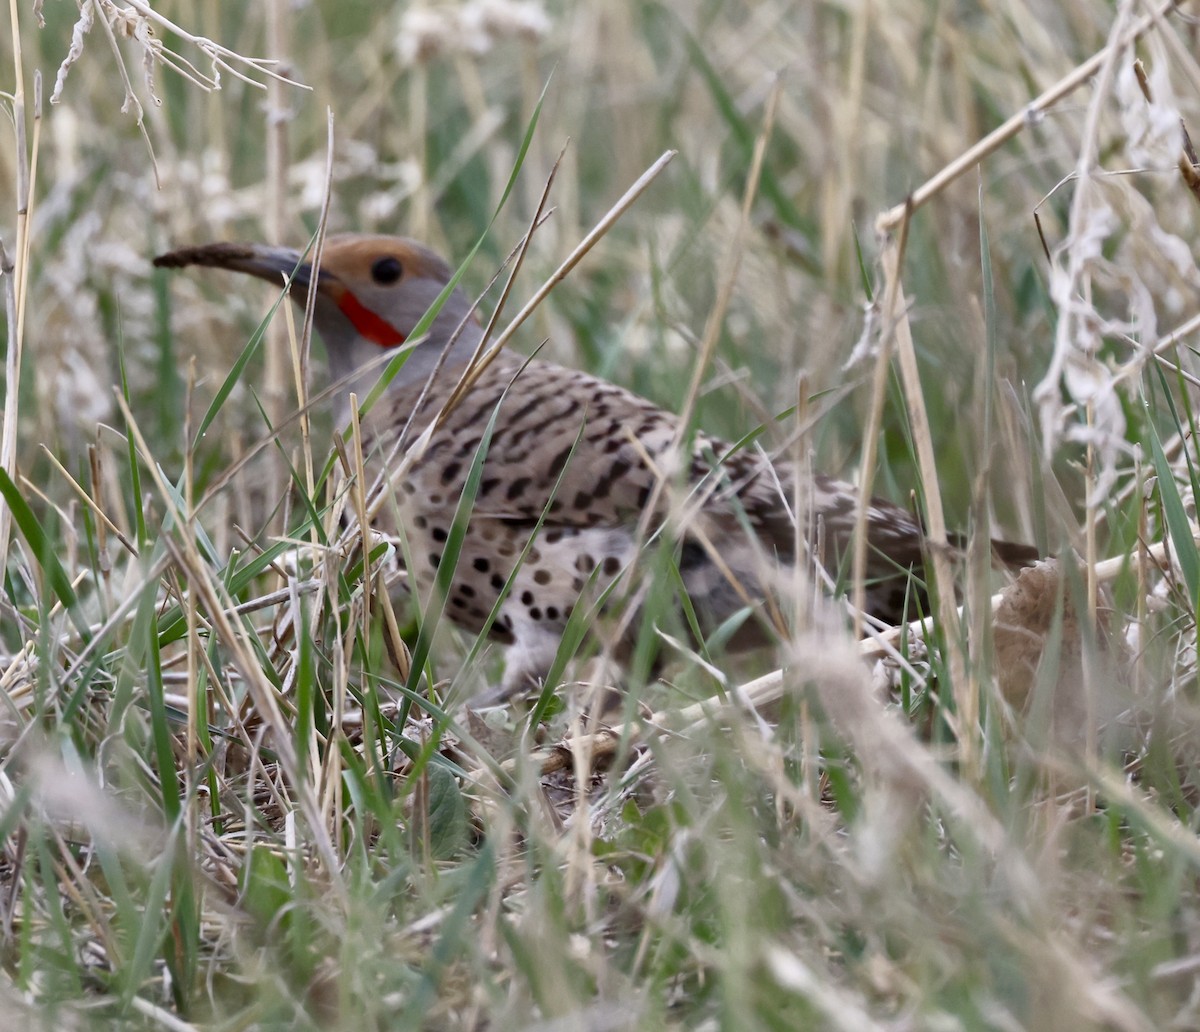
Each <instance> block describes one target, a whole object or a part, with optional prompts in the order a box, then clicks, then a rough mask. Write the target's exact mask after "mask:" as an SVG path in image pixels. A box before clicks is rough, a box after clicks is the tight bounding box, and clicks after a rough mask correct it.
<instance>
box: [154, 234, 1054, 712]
mask: <svg viewBox="0 0 1200 1032" xmlns="http://www.w3.org/2000/svg"><path fill="white" fill-rule="evenodd" d="M154 264H155V265H156V266H159V267H164V268H176V269H178V268H184V267H187V266H202V267H210V268H217V269H225V270H229V271H233V272H238V273H243V274H247V275H250V276H253V277H258V278H260V279H264V280H267V281H269V282H271V283H274V284H275V285H276V286H279V287H282V286H283V285H284V283H285V282H286V283H288V284H289V286H288V290H289V292H290V296H291V298H292V299H293V300H294V301H295V302H296V303H297V304H299V305H300V306H301V307H303V306H304V305H305V304H306V301H307V299H308V296H309V292H310V289H311V290H312V292H313V308H312V313H313V314H312V318H313V324H314V327H315V329H316V331H317V333H318V334H319V335H320V337H321V339H322V341H323V342H324V346H325V350H326V353H327V356H328V365H329V370H330V374H331V376H332V377H333V379H334V381H335V382H337V383H340V385H341V386H340V388H339V389H338V391H337V394H336V400H335V407H336V412H335V417H336V419H337V420H338V421H339V422H340V423H341V424H342V425H344V424H345V423H346V422H347V421H348V420H349V418H350V415H351V412H350V408H351V401H352V397H356V398H357V399H358V400H359V401H360V402H361V401H362V399H363V398H364V397H366V395H367V394H368V392H369V391H370V390H371V388H372V386H373V385H374V383H375V381H376V380H377V379H378V377H379V372H380V364H381V361H382V360H381V358H380V356H381V354H383V353H390V352H393V351H394V350H396V349H402V348H404V349H407V350H408V354H407V359H406V361H405V362H404V364H403V365H401V366H400V368H399V371H398V372H396V373H395V375H394V377H393V378H392V379H391V381H390V382H389V383H388V384H387V386H386V388H385V389H384V391H383V393H382V395H381V396H380V397H379V398H378V400H377V402H376V403H375V404H374V405H373V407H371V409H370V411H369V412H368V413H367V414H366V416H365V417H364V420H363V423H362V428H361V441H362V450H363V455H364V463H365V469H366V470H367V473H368V476H369V477H371V478H377V480H378V482H381V483H382V485H383V492H384V497H383V498H382V504H380V505H379V506H378V507H377V509H376V513H377V516H376V520H377V522H378V523H379V524H380V526H379V527H378V528H376V529H380V530H382V531H383V532H384V533H387V534H389V535H399V536H400V538H401V539H402V540H403V545H404V547H403V554H404V555H405V556H407V557H408V558H409V560H410V566H411V568H410V569H409V570H408V580H409V583H410V588H413V589H415V590H418V591H420V592H422V593H424V596H425V597H429V595H430V593H432V592H434V591H435V590H437V589H438V586H439V585H440V589H441V591H442V592H443V593H444V598H442V599H441V602H442V603H443V604H444V606H445V613H446V614H447V616H448V618H449V619H450V620H451V622H453V623H454V624H456V625H458V626H459V627H460V628H462V629H464V630H466V631H467V632H469V633H471V634H476V635H478V634H486V635H487V636H488V637H489V638H490V639H492V640H494V641H496V642H498V643H500V644H502V645H503V646H505V647H506V657H505V669H504V675H503V679H502V681H501V683H500V685H499V687H498V689H497V690H495V691H494V692H493V697H494V698H496V699H498V700H502V699H507V698H509V697H511V696H513V695H515V694H518V693H520V692H522V691H527V690H529V689H531V688H538V687H540V686H541V685H542V684H543V682H544V681H545V679H546V677H547V675H548V674H549V672H550V671H551V668H552V665H553V663H554V660H555V657H556V655H557V653H558V651H559V648H560V644H561V642H562V640H563V637H564V633H565V632H566V630H567V626H568V621H570V620H571V617H572V614H573V613H574V612H575V611H576V609H577V608H578V607H579V606H580V605H583V604H586V605H588V606H589V609H587V610H585V612H586V613H589V614H592V613H594V612H595V611H596V609H599V608H601V605H600V600H607V607H608V608H611V607H612V606H613V605H614V602H613V599H615V598H617V597H620V595H621V593H620V592H619V591H617V590H616V589H617V587H618V586H619V585H620V583H621V582H622V578H624V579H625V587H626V589H627V594H628V589H630V587H631V586H633V587H636V584H637V583H638V582H637V578H636V575H633V574H631V573H630V571H631V570H633V569H634V568H635V567H636V564H637V560H638V555H639V552H640V551H641V550H642V547H643V545H644V543H645V541H646V539H647V536H648V535H650V534H654V533H662V534H668V535H671V536H672V538H669V540H673V546H674V548H675V558H676V562H677V569H678V573H679V578H680V580H681V581H682V585H683V588H684V590H685V591H686V593H687V596H688V599H689V601H690V602H691V604H692V607H693V612H694V614H695V616H696V618H697V621H698V623H699V625H700V628H701V631H702V633H703V634H710V633H712V632H713V631H714V630H715V629H718V628H724V630H725V636H726V637H727V639H728V640H727V641H726V642H725V646H726V647H727V648H729V649H731V650H734V651H739V650H746V649H750V648H755V647H758V646H761V645H763V644H765V643H768V642H770V641H772V640H774V641H778V640H779V639H778V637H777V635H778V631H779V626H780V623H779V618H778V603H779V601H780V599H781V598H783V597H784V596H785V595H786V591H787V588H786V585H787V584H788V583H792V581H790V580H789V579H788V575H789V574H790V573H791V572H793V571H794V569H795V567H796V565H797V564H798V563H801V562H805V563H807V564H808V565H807V568H808V570H809V571H810V572H814V571H815V572H816V573H817V575H821V573H822V570H823V571H824V572H825V574H826V575H827V576H826V579H827V580H829V581H831V582H832V580H834V579H836V578H837V576H838V571H839V570H840V569H842V568H843V566H844V564H845V562H846V559H847V557H848V555H849V553H850V548H851V538H852V534H853V532H854V528H855V526H856V524H858V523H859V492H858V490H857V488H856V487H855V486H854V485H852V484H850V483H848V482H845V481H843V480H839V479H837V478H835V477H832V476H826V475H824V474H820V473H805V474H801V473H799V472H798V471H797V469H796V467H795V464H794V463H789V462H785V461H782V460H780V459H772V458H771V457H770V456H769V455H767V454H766V453H765V452H764V451H762V450H755V449H753V448H749V447H741V448H738V447H734V446H732V445H731V444H730V443H728V442H726V441H723V440H721V439H719V438H717V437H713V436H710V435H708V434H705V433H703V432H702V431H695V432H694V434H692V435H691V436H690V437H689V436H688V435H683V434H681V433H680V424H679V419H678V417H677V416H676V415H675V414H673V413H671V412H669V411H666V410H664V409H663V408H660V407H659V406H657V405H655V404H653V403H652V402H650V401H648V400H646V399H645V398H642V397H640V396H639V395H637V394H635V393H633V392H632V391H629V390H626V389H625V388H623V387H620V386H618V385H616V384H614V383H611V382H609V381H607V380H604V379H601V378H599V377H597V376H593V375H591V374H589V373H586V372H582V371H579V370H575V369H570V368H567V367H564V366H561V365H557V364H555V363H553V362H550V361H545V360H541V359H538V358H532V359H527V358H525V357H523V356H521V355H519V354H517V353H515V352H513V351H511V350H509V349H507V348H505V349H502V350H500V351H498V352H488V351H487V350H486V345H487V341H486V340H485V330H484V327H483V325H482V324H481V322H480V321H479V319H478V318H477V317H476V315H475V306H474V305H473V304H472V303H471V301H470V300H469V298H468V296H467V294H466V293H465V292H464V291H463V290H462V289H461V288H460V287H458V286H455V287H454V289H452V290H450V291H449V293H448V294H446V296H445V297H444V298H443V300H442V304H441V307H440V308H439V309H438V310H437V312H436V315H434V316H433V318H432V321H431V322H429V324H428V327H427V329H426V330H425V331H424V332H423V333H422V334H420V335H419V336H416V337H414V336H413V335H414V331H415V330H416V329H417V326H418V323H419V322H420V321H421V319H422V317H423V316H424V315H425V313H426V311H427V310H428V309H429V308H430V306H431V305H433V304H434V302H435V301H436V300H437V299H438V298H439V297H440V296H441V295H442V294H443V293H444V292H445V291H446V288H447V286H448V285H449V284H450V282H451V279H452V276H453V270H452V268H451V267H450V265H449V264H448V263H447V262H446V261H445V259H443V258H442V257H440V256H439V255H438V254H437V253H435V252H434V251H433V250H431V249H430V248H428V247H426V246H425V245H424V244H422V243H420V242H418V241H415V240H412V239H408V238H405V237H398V236H387V235H364V234H352V233H348V234H340V235H334V236H330V237H329V238H328V239H327V240H326V241H325V243H324V247H323V249H322V252H321V257H320V263H319V266H318V267H315V268H314V265H313V263H312V262H311V260H310V259H309V258H308V257H307V256H306V254H305V253H302V252H300V251H297V250H294V249H291V248H288V247H277V246H268V245H265V244H255V243H227V242H218V243H211V244H204V245H199V246H192V247H184V248H180V249H177V250H174V251H171V252H169V253H166V254H162V255H160V256H158V257H157V258H155V259H154ZM481 355H486V360H485V361H486V365H483V366H482V368H481V364H482V363H481V361H480V357H481ZM464 374H466V375H465V376H464ZM489 431H490V432H489ZM485 437H486V438H487V441H486V444H485ZM681 441H686V445H685V447H684V448H683V449H681V448H680V442H681ZM481 447H485V448H486V450H485V451H483V454H482V467H481V468H480V469H478V470H477V478H476V482H475V484H474V496H473V497H470V498H468V501H469V502H470V511H469V518H468V520H467V523H466V528H465V531H463V532H462V539H461V547H460V548H459V549H458V550H457V553H456V555H455V556H454V558H455V559H456V562H455V563H454V568H453V570H452V571H445V570H441V567H442V564H443V562H449V561H450V559H449V557H448V555H447V552H448V549H447V542H448V541H449V540H450V538H451V535H452V530H453V527H454V521H455V516H456V511H457V510H458V508H459V503H460V500H461V499H462V498H463V494H464V490H466V489H467V485H468V478H469V475H470V473H471V470H472V468H473V467H476V466H478V462H477V457H478V456H479V454H480V450H481ZM671 485H674V488H675V489H674V490H672V489H671ZM862 522H863V525H864V527H865V533H866V536H867V540H868V561H867V569H866V587H865V612H866V613H867V614H869V615H870V616H872V617H874V618H876V619H877V620H879V621H881V622H883V623H886V624H894V623H897V622H899V621H900V620H902V619H903V618H904V617H905V616H906V615H908V614H909V612H910V610H911V607H912V605H913V599H914V597H916V594H919V593H920V591H921V584H920V576H921V573H922V567H923V563H924V561H925V559H926V557H927V555H928V552H929V542H928V541H927V539H926V535H925V532H924V530H923V529H922V526H921V524H920V522H919V521H918V520H917V518H916V517H914V516H913V515H912V514H911V513H910V512H909V511H908V510H906V509H904V508H902V507H901V506H898V505H895V504H893V503H891V502H889V501H887V500H885V499H882V498H872V499H871V500H870V501H869V503H868V505H867V510H866V512H865V513H864V514H863V519H862ZM994 547H995V548H996V549H997V550H998V551H999V553H1000V554H1001V557H1002V559H1003V560H1004V561H1005V562H1008V563H1010V564H1012V565H1020V564H1024V563H1027V562H1030V561H1032V560H1033V559H1035V558H1036V553H1034V552H1033V551H1032V550H1030V549H1026V548H1024V546H1016V545H1009V544H1008V543H1005V542H995V543H994ZM633 594H634V596H635V597H634V599H633V601H632V602H629V603H627V604H628V605H630V606H632V607H633V609H632V610H631V611H630V612H626V613H625V614H623V615H624V619H617V620H616V621H615V623H616V628H615V630H614V629H610V632H609V633H610V634H613V635H615V640H614V641H613V642H612V643H611V644H612V645H613V651H614V654H615V655H616V657H617V658H618V660H625V661H628V659H629V657H630V656H631V655H632V653H633V650H634V647H635V645H636V641H637V635H638V633H639V631H640V624H641V620H640V619H639V611H638V610H637V608H636V607H637V605H638V601H637V598H636V591H634V592H633ZM502 597H503V602H502V604H500V605H499V606H498V607H497V605H496V603H497V602H498V601H499V600H500V599H501V598H502ZM605 611H607V609H605ZM773 612H774V613H775V614H776V615H775V618H774V620H772V613H773ZM739 619H740V623H739ZM613 622H614V621H612V620H606V621H600V622H598V623H597V624H596V627H597V628H599V627H600V625H601V624H604V625H606V626H607V625H611V624H612V623H613Z"/></svg>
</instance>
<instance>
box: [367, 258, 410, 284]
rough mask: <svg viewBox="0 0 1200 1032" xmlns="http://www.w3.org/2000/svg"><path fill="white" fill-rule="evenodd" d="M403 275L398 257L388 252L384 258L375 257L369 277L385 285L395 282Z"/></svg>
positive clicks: (402, 267) (402, 268)
mask: <svg viewBox="0 0 1200 1032" xmlns="http://www.w3.org/2000/svg"><path fill="white" fill-rule="evenodd" d="M403 275H404V266H403V265H401V264H400V259H399V258H394V257H393V256H392V255H390V254H389V255H388V256H387V257H386V258H377V259H375V262H374V264H373V265H372V266H371V279H373V280H374V281H375V282H376V283H379V284H380V285H382V286H385V287H386V286H389V285H390V284H392V283H395V282H396V280H398V279H399V278H400V277H401V276H403Z"/></svg>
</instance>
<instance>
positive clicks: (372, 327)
mask: <svg viewBox="0 0 1200 1032" xmlns="http://www.w3.org/2000/svg"><path fill="white" fill-rule="evenodd" d="M338 308H340V309H341V310H342V314H343V315H345V316H346V318H347V319H349V320H350V321H351V322H352V323H353V324H354V328H355V329H356V330H358V332H359V333H361V334H362V335H363V336H364V337H366V338H367V340H369V341H371V343H372V344H378V345H379V346H380V347H382V348H390V347H394V346H395V345H397V344H403V343H404V334H403V333H401V332H400V331H399V330H397V329H396V327H395V326H393V325H392V324H391V323H390V322H388V321H387V320H386V319H381V318H379V316H377V315H376V314H375V313H374V312H372V311H371V310H370V309H369V308H364V307H363V306H362V305H361V304H360V303H359V300H358V298H356V297H355V296H354V295H353V294H351V293H350V291H348V290H346V291H343V292H342V296H341V297H340V298H338Z"/></svg>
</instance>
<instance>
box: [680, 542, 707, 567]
mask: <svg viewBox="0 0 1200 1032" xmlns="http://www.w3.org/2000/svg"><path fill="white" fill-rule="evenodd" d="M707 562H708V554H707V553H706V552H705V551H704V546H703V545H701V544H699V543H698V542H696V541H685V542H684V543H683V548H682V549H680V552H679V572H680V573H683V572H684V571H685V570H694V569H696V568H697V567H698V566H703V565H705V564H706V563H707Z"/></svg>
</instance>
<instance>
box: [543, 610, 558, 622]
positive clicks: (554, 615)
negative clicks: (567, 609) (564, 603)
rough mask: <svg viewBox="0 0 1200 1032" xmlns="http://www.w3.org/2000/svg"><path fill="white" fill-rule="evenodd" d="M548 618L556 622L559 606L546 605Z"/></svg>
mask: <svg viewBox="0 0 1200 1032" xmlns="http://www.w3.org/2000/svg"><path fill="white" fill-rule="evenodd" d="M546 619H547V620H551V621H554V622H557V621H558V606H547V607H546Z"/></svg>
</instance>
